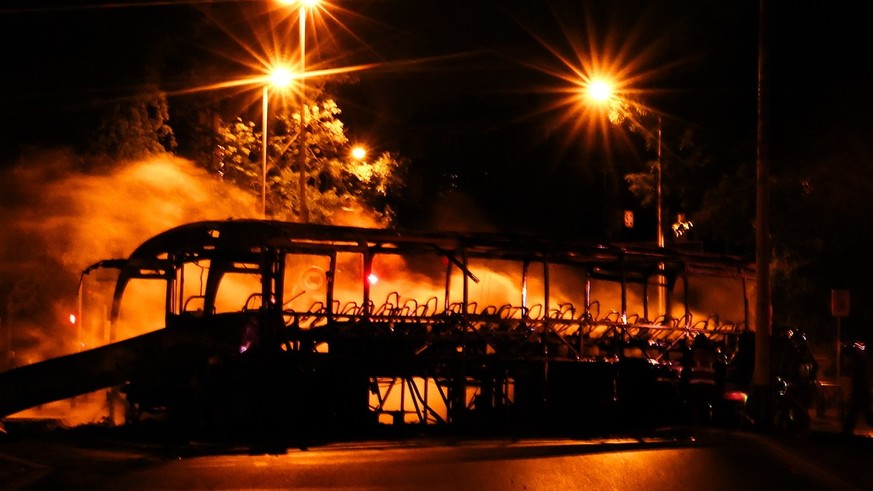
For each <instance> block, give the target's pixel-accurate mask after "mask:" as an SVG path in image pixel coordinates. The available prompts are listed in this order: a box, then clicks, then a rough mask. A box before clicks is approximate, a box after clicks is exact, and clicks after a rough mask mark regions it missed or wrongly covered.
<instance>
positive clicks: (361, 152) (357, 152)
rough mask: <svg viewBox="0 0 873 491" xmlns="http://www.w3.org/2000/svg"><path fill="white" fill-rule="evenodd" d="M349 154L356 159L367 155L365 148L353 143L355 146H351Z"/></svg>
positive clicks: (359, 159)
mask: <svg viewBox="0 0 873 491" xmlns="http://www.w3.org/2000/svg"><path fill="white" fill-rule="evenodd" d="M351 155H352V158H353V159H355V160H357V161H361V160H364V157H366V156H367V149H366V148H364V147H362V146H360V145H355V147H354V148H352V152H351Z"/></svg>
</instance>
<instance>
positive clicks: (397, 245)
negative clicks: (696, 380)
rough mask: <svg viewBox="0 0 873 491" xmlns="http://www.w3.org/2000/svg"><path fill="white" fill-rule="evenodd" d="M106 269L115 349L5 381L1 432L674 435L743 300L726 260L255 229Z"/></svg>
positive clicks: (735, 270)
mask: <svg viewBox="0 0 873 491" xmlns="http://www.w3.org/2000/svg"><path fill="white" fill-rule="evenodd" d="M107 269H108V270H113V271H114V272H115V273H116V274H117V277H116V281H115V282H114V286H113V287H112V292H111V300H110V301H109V308H108V309H107V310H108V314H107V318H108V319H107V323H108V343H106V344H105V345H103V346H99V347H96V348H93V349H88V350H85V351H82V352H81V353H75V354H70V355H67V356H63V357H60V358H55V359H51V360H46V361H44V362H41V363H37V364H34V365H29V366H24V367H20V368H16V369H14V370H10V371H7V372H4V373H0V415H2V416H8V415H10V414H12V413H14V412H16V411H20V410H23V409H26V408H28V407H32V406H35V405H38V404H43V403H45V402H48V401H54V400H60V399H64V398H69V397H73V396H76V395H79V394H84V393H87V392H91V391H95V390H101V389H108V390H110V393H111V394H112V397H113V398H115V399H117V400H119V401H123V405H124V408H125V416H126V420H127V422H128V423H134V422H136V421H141V420H143V419H146V418H165V419H166V420H167V421H168V422H170V423H172V424H173V425H176V427H178V428H187V429H212V430H215V429H220V430H222V431H224V430H227V431H231V430H232V429H234V430H237V431H240V432H245V433H246V434H249V433H253V432H254V433H257V432H272V433H275V432H280V433H281V432H287V433H288V434H301V433H306V432H318V433H331V432H348V431H358V430H362V429H374V428H380V427H385V426H394V427H397V426H405V427H408V426H409V425H418V427H422V428H426V427H433V428H436V427H447V428H456V429H474V428H475V429H489V428H491V429H495V430H501V429H507V428H513V429H526V428H529V429H531V430H543V429H546V430H550V431H559V432H580V431H589V430H592V431H595V430H596V431H600V430H610V429H620V428H628V427H636V426H640V425H644V426H656V425H661V424H672V423H676V422H682V421H685V420H686V417H687V401H686V397H685V396H684V395H683V392H682V383H681V381H682V371H683V366H684V365H683V363H684V359H685V356H686V353H687V352H688V350H689V349H690V347H691V342H692V340H693V339H694V338H695V337H700V336H702V337H704V338H706V339H707V340H708V341H710V342H711V343H712V345H713V346H715V347H716V348H717V351H718V353H719V354H720V356H722V357H723V359H724V360H725V362H726V364H727V362H729V361H730V360H731V359H732V358H733V357H734V356H735V354H736V353H737V350H738V347H739V346H740V344H741V343H740V339H741V338H742V336H743V335H744V334H746V333H747V332H748V325H749V309H748V301H747V299H748V297H749V291H750V289H751V288H752V287H753V285H751V284H750V277H751V275H750V271H749V270H748V268H747V266H746V265H745V264H744V263H743V262H741V261H740V260H738V259H736V258H730V257H723V256H714V255H707V254H701V253H688V252H682V251H674V250H669V249H662V248H654V247H646V246H640V245H638V246H626V245H625V246H622V245H592V244H588V243H582V242H574V241H568V240H548V239H544V238H533V237H513V236H504V235H497V234H463V233H439V232H413V231H397V230H386V229H366V228H356V227H335V226H322V225H308V224H295V223H287V222H278V221H266V220H228V221H207V222H197V223H190V224H186V225H182V226H179V227H176V228H173V229H171V230H168V231H166V232H164V233H161V234H159V235H157V236H155V237H153V238H151V239H149V240H147V241H146V242H144V243H143V244H142V245H140V246H139V247H138V248H136V250H134V251H133V253H132V254H131V255H130V256H129V257H128V258H126V259H123V260H105V261H101V262H99V263H96V264H95V265H94V266H92V267H91V268H88V269H87V270H86V271H85V273H86V274H90V273H91V272H92V271H95V270H107ZM83 277H84V276H83ZM80 305H82V301H80ZM83 315H84V316H85V317H87V315H88V314H87V313H85V314H83ZM80 324H81V323H80Z"/></svg>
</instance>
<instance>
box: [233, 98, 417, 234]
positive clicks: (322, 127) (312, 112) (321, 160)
mask: <svg viewBox="0 0 873 491" xmlns="http://www.w3.org/2000/svg"><path fill="white" fill-rule="evenodd" d="M304 110H305V111H306V112H305V114H304V115H305V118H303V121H305V126H304V125H302V124H301V112H300V111H299V110H298V111H296V112H294V111H288V110H280V111H277V113H278V114H277V115H276V116H275V117H274V118H273V119H272V120H271V121H270V122H269V123H268V128H267V132H268V138H267V175H266V188H267V191H266V198H267V200H266V210H267V215H268V216H270V217H273V218H277V219H281V220H301V218H302V217H301V215H302V213H301V196H300V172H301V171H302V172H304V183H305V184H304V192H305V199H306V203H307V206H308V208H309V213H310V217H309V221H310V222H314V223H336V222H337V221H338V215H339V214H340V213H341V212H343V211H347V212H348V211H355V210H357V211H363V210H366V211H368V212H370V213H371V214H372V215H373V216H375V217H376V218H377V219H378V220H379V221H380V222H381V223H382V224H387V223H389V222H390V221H391V220H392V219H393V218H394V217H395V214H396V203H397V200H398V199H399V198H400V196H401V194H402V190H403V187H404V179H403V173H404V172H405V167H406V162H405V161H404V159H402V158H401V157H399V156H398V155H396V154H394V153H391V152H383V153H381V154H379V155H378V156H377V157H376V158H375V159H373V160H361V161H356V160H354V159H353V158H352V157H351V146H350V144H349V140H348V138H347V137H346V135H345V128H344V125H343V122H342V121H341V120H340V119H339V116H340V114H341V112H342V111H341V110H340V108H339V107H338V106H337V104H336V102H335V101H333V100H332V99H324V100H322V101H318V102H316V103H315V104H307V105H306V106H305V107H304ZM301 128H303V130H304V131H301ZM301 135H303V136H304V138H305V145H304V146H303V147H302V150H303V152H304V154H303V155H304V158H303V159H301V156H300V152H301V145H300V138H301ZM262 145H263V140H262V132H260V133H259V132H257V131H256V128H255V124H254V123H253V122H249V121H243V120H242V119H237V120H235V121H233V122H231V123H222V124H221V125H220V129H219V134H218V150H219V164H218V169H217V171H218V172H219V173H220V175H221V176H222V178H223V179H226V180H229V181H231V182H234V183H236V184H237V185H238V186H240V187H241V188H243V189H246V190H249V191H251V192H252V193H254V194H256V195H260V192H261V191H260V190H261V180H262V172H263V171H262V167H263V161H262V156H263V148H262ZM301 160H302V161H303V165H302V170H301V163H302V162H301Z"/></svg>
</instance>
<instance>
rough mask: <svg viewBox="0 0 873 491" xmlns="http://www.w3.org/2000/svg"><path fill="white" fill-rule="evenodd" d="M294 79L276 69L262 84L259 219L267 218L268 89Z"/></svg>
mask: <svg viewBox="0 0 873 491" xmlns="http://www.w3.org/2000/svg"><path fill="white" fill-rule="evenodd" d="M293 78H294V75H293V73H291V71H290V70H288V69H287V68H285V67H276V68H274V69H273V71H271V72H270V74H269V76H268V77H267V82H268V83H265V84H264V89H263V90H264V95H263V109H262V113H263V118H264V119H263V121H262V130H263V134H262V136H261V140H262V142H261V143H262V148H261V217H262V218H267V139H268V138H267V137H268V134H267V119H268V115H269V112H270V87H275V88H277V89H283V88H285V87H287V86H288V84H290V83H291V80H292V79H293Z"/></svg>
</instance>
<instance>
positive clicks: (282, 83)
mask: <svg viewBox="0 0 873 491" xmlns="http://www.w3.org/2000/svg"><path fill="white" fill-rule="evenodd" d="M294 78H295V77H294V73H292V72H291V70H289V69H287V68H285V67H281V66H280V67H276V68H274V69H273V70H272V71H271V72H270V85H272V86H273V87H278V88H284V87H287V86H288V84H290V83H291V81H292V80H293V79H294Z"/></svg>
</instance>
